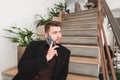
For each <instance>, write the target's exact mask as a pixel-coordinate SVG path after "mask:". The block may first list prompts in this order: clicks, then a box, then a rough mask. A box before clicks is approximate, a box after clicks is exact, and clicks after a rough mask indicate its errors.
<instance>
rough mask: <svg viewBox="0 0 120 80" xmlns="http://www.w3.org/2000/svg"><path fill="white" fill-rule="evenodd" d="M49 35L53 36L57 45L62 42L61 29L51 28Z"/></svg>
mask: <svg viewBox="0 0 120 80" xmlns="http://www.w3.org/2000/svg"><path fill="white" fill-rule="evenodd" d="M48 34H49V35H50V36H51V38H52V40H53V41H55V42H56V43H57V44H59V43H60V42H61V38H62V33H61V28H60V27H56V26H55V27H54V26H51V27H50V29H49V32H48V33H47V35H48Z"/></svg>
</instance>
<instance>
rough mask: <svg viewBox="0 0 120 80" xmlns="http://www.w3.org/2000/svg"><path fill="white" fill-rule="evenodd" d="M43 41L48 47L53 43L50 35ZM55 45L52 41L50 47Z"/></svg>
mask: <svg viewBox="0 0 120 80" xmlns="http://www.w3.org/2000/svg"><path fill="white" fill-rule="evenodd" d="M45 40H46V42H47V43H48V45H49V46H50V44H51V42H52V41H53V40H52V38H51V36H50V35H48V36H47V38H45ZM55 45H56V43H55V41H53V45H52V47H54V46H55Z"/></svg>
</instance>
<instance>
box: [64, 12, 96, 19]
mask: <svg viewBox="0 0 120 80" xmlns="http://www.w3.org/2000/svg"><path fill="white" fill-rule="evenodd" d="M97 15H98V13H89V14H85V15H66V16H64V18H65V19H66V18H78V17H89V16H97Z"/></svg>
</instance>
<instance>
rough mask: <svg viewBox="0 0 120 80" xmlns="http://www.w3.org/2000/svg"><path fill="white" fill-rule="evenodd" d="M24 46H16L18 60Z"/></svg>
mask: <svg viewBox="0 0 120 80" xmlns="http://www.w3.org/2000/svg"><path fill="white" fill-rule="evenodd" d="M25 49H26V47H22V46H18V47H17V53H18V61H19V60H20V58H21V56H22V55H23V53H24V51H25Z"/></svg>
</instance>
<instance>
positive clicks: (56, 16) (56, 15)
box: [49, 8, 60, 21]
mask: <svg viewBox="0 0 120 80" xmlns="http://www.w3.org/2000/svg"><path fill="white" fill-rule="evenodd" d="M49 13H50V16H51V17H52V20H53V21H60V17H59V11H58V10H57V9H56V8H51V9H50V11H49Z"/></svg>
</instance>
